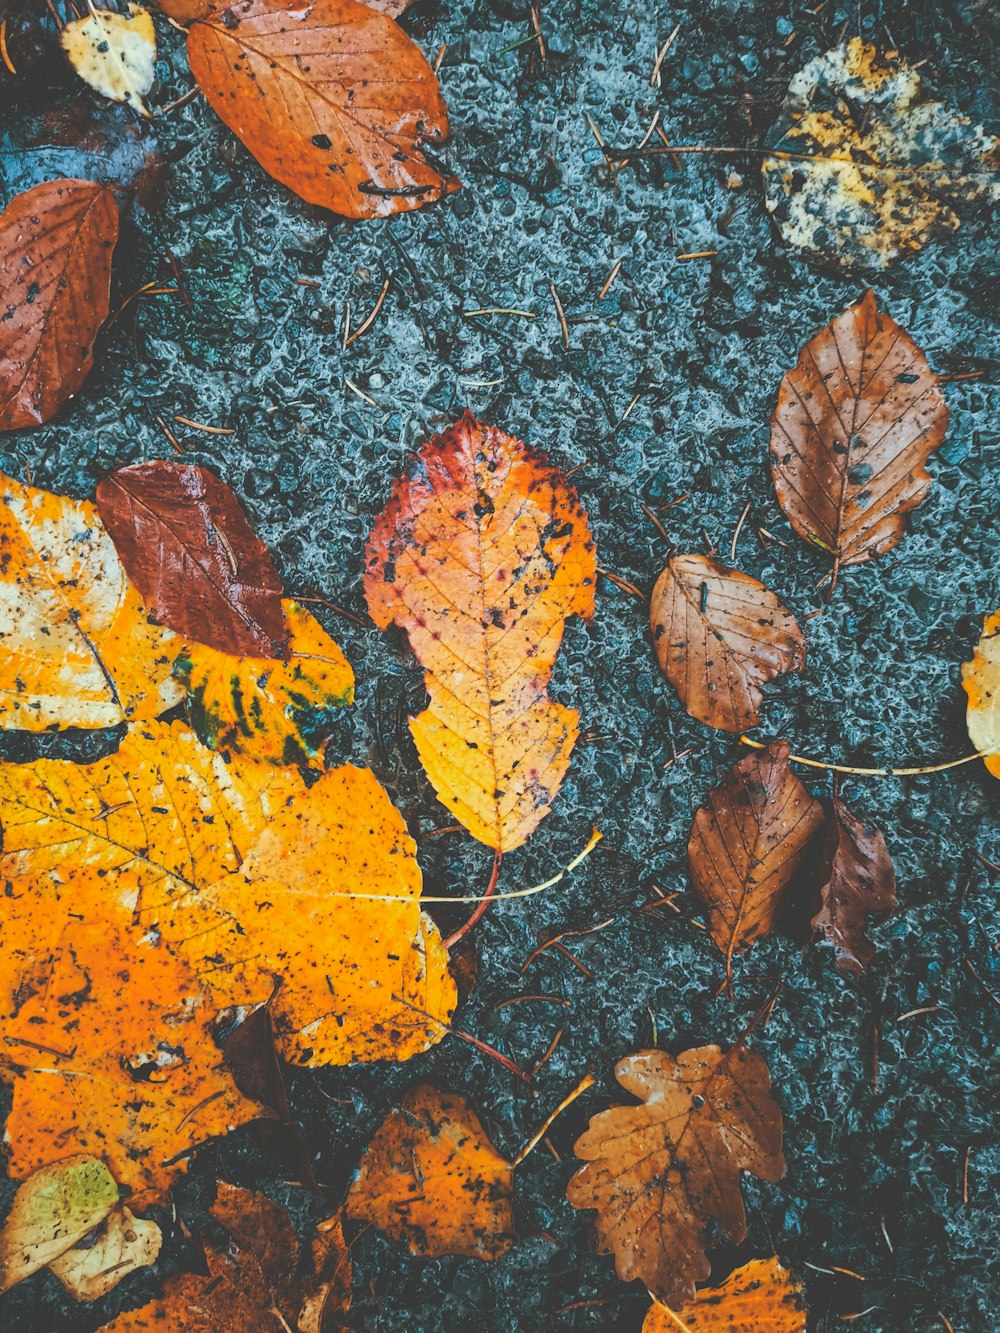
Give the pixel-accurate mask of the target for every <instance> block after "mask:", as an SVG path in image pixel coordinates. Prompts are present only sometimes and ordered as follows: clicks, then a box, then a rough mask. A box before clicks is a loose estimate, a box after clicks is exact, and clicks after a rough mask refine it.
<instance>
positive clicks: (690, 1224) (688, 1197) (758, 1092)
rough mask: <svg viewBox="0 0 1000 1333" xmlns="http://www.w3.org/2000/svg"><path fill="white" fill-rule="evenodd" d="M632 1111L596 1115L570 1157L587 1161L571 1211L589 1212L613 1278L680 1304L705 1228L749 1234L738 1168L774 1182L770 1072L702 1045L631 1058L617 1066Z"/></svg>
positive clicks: (689, 1290) (750, 1058) (689, 1294)
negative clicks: (610, 1258) (594, 1215)
mask: <svg viewBox="0 0 1000 1333" xmlns="http://www.w3.org/2000/svg"><path fill="white" fill-rule="evenodd" d="M615 1077H616V1078H617V1080H618V1082H619V1083H620V1084H621V1085H622V1087H623V1088H624V1089H625V1090H626V1092H630V1093H631V1094H632V1095H633V1096H635V1097H638V1098H639V1099H640V1105H638V1106H613V1107H611V1109H610V1110H607V1111H602V1112H601V1113H600V1114H599V1115H596V1116H594V1118H593V1119H592V1120H591V1122H590V1126H589V1128H588V1129H587V1130H586V1131H585V1133H584V1134H583V1135H582V1137H581V1138H579V1139H578V1140H577V1142H576V1146H575V1149H574V1151H575V1152H576V1155H577V1157H579V1158H582V1160H583V1161H584V1163H585V1165H584V1166H582V1167H580V1169H579V1170H578V1171H577V1172H576V1174H575V1175H574V1176H573V1177H572V1179H571V1180H570V1182H569V1188H568V1190H567V1197H568V1199H569V1201H570V1203H571V1204H572V1205H573V1207H574V1208H593V1209H595V1210H596V1212H597V1218H596V1221H595V1229H596V1233H597V1239H598V1248H599V1249H600V1251H601V1252H602V1253H608V1252H610V1253H611V1254H613V1255H614V1257H615V1267H616V1269H617V1272H618V1276H619V1277H620V1278H622V1279H623V1281H626V1282H630V1281H633V1280H635V1279H637V1278H638V1279H640V1280H641V1281H643V1282H644V1283H645V1284H646V1286H647V1287H648V1288H649V1290H650V1293H651V1294H652V1295H653V1296H654V1297H655V1298H656V1299H657V1300H659V1301H661V1302H663V1304H665V1305H670V1306H674V1307H680V1306H681V1305H683V1304H684V1303H685V1302H686V1301H690V1300H691V1299H692V1298H693V1296H694V1294H695V1285H694V1284H695V1283H696V1282H703V1281H704V1280H705V1279H706V1278H707V1277H708V1276H709V1273H710V1271H711V1267H710V1265H709V1262H708V1260H707V1258H706V1257H705V1246H706V1244H707V1242H708V1228H709V1222H710V1221H715V1222H716V1223H718V1225H719V1226H720V1227H721V1228H722V1230H723V1231H724V1232H725V1233H726V1235H727V1236H728V1237H729V1238H730V1240H732V1241H741V1240H743V1239H744V1237H745V1236H746V1217H745V1214H744V1212H743V1199H742V1197H741V1195H740V1187H739V1180H740V1171H752V1172H753V1174H754V1175H755V1176H758V1177H760V1179H761V1180H771V1181H774V1180H780V1179H781V1177H782V1175H783V1174H784V1170H785V1165H784V1160H783V1158H782V1155H781V1112H780V1111H779V1110H778V1107H777V1105H776V1104H775V1102H774V1100H773V1098H772V1097H771V1094H770V1090H769V1089H770V1078H769V1075H768V1070H767V1065H766V1064H765V1063H764V1061H763V1060H762V1059H761V1057H760V1056H759V1055H757V1054H756V1052H754V1051H749V1050H747V1049H746V1048H745V1047H743V1046H736V1047H734V1048H733V1049H732V1050H731V1051H728V1052H726V1053H723V1052H722V1051H721V1050H720V1049H719V1047H718V1046H701V1047H699V1048H698V1049H696V1050H690V1051H684V1052H682V1054H681V1055H679V1056H677V1057H676V1058H675V1057H674V1056H672V1055H669V1054H668V1053H667V1052H666V1051H639V1052H637V1054H635V1055H630V1056H627V1057H626V1058H625V1059H624V1060H620V1061H619V1062H618V1064H617V1065H616V1066H615Z"/></svg>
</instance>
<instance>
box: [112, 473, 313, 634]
mask: <svg viewBox="0 0 1000 1333" xmlns="http://www.w3.org/2000/svg"><path fill="white" fill-rule="evenodd" d="M97 508H98V510H99V511H100V515H101V518H102V519H103V520H104V524H105V526H106V527H107V529H108V531H109V532H110V533H111V538H112V541H113V542H114V543H115V546H116V547H117V549H118V554H119V556H120V557H121V560H122V563H123V564H124V566H125V568H126V569H127V570H128V575H129V578H130V579H131V580H132V582H133V583H134V584H135V586H136V587H137V588H138V589H139V591H140V593H141V594H142V596H143V597H144V598H145V600H146V603H147V605H148V606H149V607H150V608H151V609H152V611H153V613H154V614H155V615H156V616H157V618H158V619H159V620H160V621H162V622H163V624H164V625H168V626H169V627H170V628H171V629H173V630H176V631H177V633H178V634H182V635H183V636H184V637H185V638H187V639H193V640H194V641H195V642H196V643H203V644H205V645H207V646H208V647H209V648H215V649H217V650H218V651H219V652H223V653H232V654H235V655H237V656H248V657H278V658H281V659H282V660H284V659H285V658H287V655H288V631H287V629H286V628H285V623H284V616H283V613H282V608H281V581H280V579H279V578H278V575H277V572H276V570H275V568H274V564H273V562H272V560H271V555H270V552H269V551H268V549H267V547H266V546H265V545H264V543H263V542H262V541H261V540H260V538H259V537H257V536H256V535H255V534H254V532H253V529H252V528H251V527H250V524H249V523H248V522H247V518H246V515H245V514H244V513H243V510H242V509H241V507H240V504H239V501H238V500H237V499H236V496H235V495H234V494H233V493H232V491H231V490H230V489H229V487H228V486H227V485H226V484H225V483H224V482H222V481H220V480H219V478H218V477H216V476H215V474H214V473H212V472H209V471H208V469H207V468H203V467H198V466H197V465H196V464H194V463H177V462H173V461H163V460H159V459H157V460H153V461H151V462H148V463H135V464H133V465H132V466H131V467H124V468H119V469H118V471H117V472H112V473H111V474H110V475H109V476H107V477H105V478H104V479H103V480H102V481H101V483H100V485H99V486H98V487H97Z"/></svg>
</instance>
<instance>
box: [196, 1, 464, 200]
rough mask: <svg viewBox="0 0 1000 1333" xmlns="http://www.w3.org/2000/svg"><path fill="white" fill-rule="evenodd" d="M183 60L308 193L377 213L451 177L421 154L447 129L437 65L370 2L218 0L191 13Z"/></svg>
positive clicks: (259, 153)
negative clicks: (201, 12)
mask: <svg viewBox="0 0 1000 1333" xmlns="http://www.w3.org/2000/svg"><path fill="white" fill-rule="evenodd" d="M188 59H189V61H190V64H191V72H192V73H193V74H194V77H195V79H196V80H197V82H198V86H199V87H200V88H201V90H202V92H203V93H204V94H205V97H206V98H207V99H208V102H209V104H210V106H211V107H212V109H213V111H215V112H216V114H217V115H218V116H219V117H220V118H221V119H222V120H223V121H224V122H225V123H226V124H227V125H228V126H229V128H230V129H231V130H232V131H233V133H234V134H235V135H236V136H237V137H238V138H239V139H241V140H242V142H243V143H244V144H245V145H246V147H247V148H248V149H249V150H250V152H251V153H253V155H254V157H255V158H256V159H257V161H258V162H259V163H260V164H261V166H262V167H263V168H264V170H265V171H266V172H268V173H269V175H271V176H273V177H274V178H275V179H276V180H279V181H281V183H282V184H283V185H287V186H289V188H290V189H292V190H294V191H295V193H296V194H298V195H299V196H300V197H301V198H303V199H305V200H306V202H307V203H310V204H319V205H320V206H321V207H324V208H329V209H332V210H333V212H335V213H340V214H343V216H345V217H351V218H373V217H385V216H387V215H388V214H391V213H400V212H404V211H408V210H410V209H414V208H420V207H421V205H423V204H427V203H431V202H432V201H434V200H437V199H441V198H442V197H443V196H444V195H446V194H451V193H452V192H453V191H454V190H457V189H458V188H459V182H458V181H457V180H456V179H455V178H454V177H453V176H448V175H443V174H442V173H441V172H439V171H438V170H437V168H436V167H434V166H432V165H431V164H430V162H428V161H427V159H426V158H425V157H424V153H423V149H424V147H425V146H426V145H427V144H439V143H441V142H443V141H444V139H446V138H447V135H448V114H447V111H446V110H445V105H444V99H443V98H442V96H441V92H440V89H439V88H438V82H437V78H436V76H435V74H434V72H433V71H432V70H431V67H430V66H429V65H428V64H427V61H426V60H425V59H424V57H423V55H422V54H421V52H420V50H419V49H418V47H417V46H416V45H415V44H414V43H413V42H412V41H410V39H409V37H407V35H406V34H405V33H404V32H403V30H402V29H401V28H400V27H398V26H397V24H395V23H394V22H393V21H392V19H390V18H388V17H386V16H385V15H384V14H378V13H376V12H375V11H374V10H373V9H369V8H368V7H367V6H366V5H361V4H357V3H355V0H311V3H309V4H307V5H304V6H303V5H299V6H298V7H296V3H295V0H237V3H235V4H233V3H227V2H226V0H219V3H217V4H216V5H215V7H214V8H213V9H212V10H211V11H210V12H209V13H208V14H207V15H206V16H205V17H204V18H203V19H199V20H198V21H197V22H195V23H194V24H192V26H191V28H190V30H189V32H188Z"/></svg>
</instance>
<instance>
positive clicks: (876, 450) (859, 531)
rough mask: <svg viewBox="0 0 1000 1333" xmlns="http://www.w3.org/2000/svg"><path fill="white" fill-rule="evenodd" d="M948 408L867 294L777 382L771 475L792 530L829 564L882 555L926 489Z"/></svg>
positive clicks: (918, 358)
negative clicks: (831, 559)
mask: <svg viewBox="0 0 1000 1333" xmlns="http://www.w3.org/2000/svg"><path fill="white" fill-rule="evenodd" d="M947 425H948V404H947V403H946V402H945V399H944V395H943V394H942V393H941V390H940V389H939V388H938V379H937V376H936V375H935V374H934V372H933V371H932V370H931V368H930V366H928V364H927V358H926V357H925V356H924V354H923V352H922V351H921V350H920V348H919V347H918V346H917V345H916V343H915V342H914V341H913V339H912V338H911V337H910V335H909V334H908V333H907V332H906V330H905V329H903V328H900V326H899V325H898V324H896V323H894V321H893V320H891V319H890V318H889V316H888V315H883V314H881V313H880V312H879V310H878V307H877V306H876V304H875V296H874V294H873V293H872V292H870V291H869V292H866V293H865V295H864V296H863V297H862V299H861V300H860V301H859V302H858V303H857V305H853V306H851V307H850V309H849V310H845V311H844V313H843V314H842V315H838V316H837V318H836V319H835V320H833V321H832V322H831V323H830V324H828V325H827V327H826V328H825V329H821V330H820V331H819V333H817V334H814V335H813V337H812V338H810V340H809V341H808V342H807V343H806V345H805V347H804V348H803V349H802V354H801V355H800V357H799V360H798V364H797V365H796V367H795V369H794V370H790V371H789V372H788V374H787V375H786V376H785V378H784V379H783V380H782V382H781V388H780V390H779V391H778V402H777V406H776V407H775V409H774V415H773V416H772V418H771V471H772V473H773V475H774V486H775V490H776V491H777V493H778V503H779V504H780V505H781V507H782V509H783V510H784V511H785V513H786V514H787V515H788V518H789V520H790V522H791V524H792V527H793V528H794V529H795V531H796V532H797V533H798V534H799V536H800V537H804V538H805V540H806V541H811V542H813V543H815V544H816V545H817V546H821V547H822V548H823V549H824V550H826V551H829V552H830V553H831V554H832V555H833V556H834V558H835V559H836V561H837V562H838V564H840V565H853V564H857V563H858V562H860V561H862V560H871V559H872V557H873V556H877V555H884V554H885V552H886V551H890V550H892V548H893V547H894V546H895V545H896V543H897V542H898V541H899V540H900V539H901V537H902V536H903V531H904V525H903V515H904V514H905V513H906V512H907V511H908V510H910V509H913V508H915V507H916V506H917V505H918V504H919V503H920V502H921V500H922V499H923V498H924V496H925V495H926V494H927V491H928V489H929V487H930V484H931V478H930V474H929V473H928V472H927V470H926V467H925V466H924V465H925V464H926V462H927V460H928V458H929V457H930V456H931V454H932V453H933V452H934V450H935V449H936V448H937V447H938V445H939V444H940V443H941V441H942V440H943V439H944V434H945V429H946V428H947Z"/></svg>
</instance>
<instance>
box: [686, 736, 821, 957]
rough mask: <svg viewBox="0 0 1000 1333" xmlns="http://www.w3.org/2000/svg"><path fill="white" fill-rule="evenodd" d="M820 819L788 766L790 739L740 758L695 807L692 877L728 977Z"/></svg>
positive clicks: (766, 920) (769, 915)
mask: <svg viewBox="0 0 1000 1333" xmlns="http://www.w3.org/2000/svg"><path fill="white" fill-rule="evenodd" d="M822 823H823V807H822V806H821V805H820V803H819V801H817V800H816V799H815V798H814V797H813V796H811V795H810V794H809V792H808V791H807V790H806V789H805V787H803V785H802V783H801V782H800V781H799V780H798V778H797V777H796V776H795V774H794V773H793V772H792V771H791V769H790V768H789V766H788V746H787V745H786V744H785V742H784V741H775V742H774V743H773V744H771V745H769V746H768V747H767V749H765V750H761V751H755V752H754V753H752V754H749V755H748V756H747V757H746V758H745V759H741V760H740V761H739V762H738V763H737V764H734V765H733V767H732V768H731V769H730V771H729V773H728V774H727V775H726V777H725V778H724V779H723V780H722V782H721V783H720V784H719V785H718V786H717V787H715V788H713V789H712V791H710V792H709V794H708V796H707V797H706V799H705V804H704V805H703V806H702V807H701V809H700V810H698V812H697V813H696V814H695V817H694V825H693V827H692V829H691V838H690V841H689V842H688V862H689V865H690V870H691V882H692V884H693V886H694V891H695V893H696V894H697V895H698V897H699V898H700V899H701V901H702V902H703V903H704V904H705V906H706V908H707V917H708V929H709V933H710V934H711V936H712V939H713V940H715V942H716V944H717V945H718V946H719V948H720V949H721V950H722V951H723V952H724V953H725V955H726V975H727V977H728V976H729V973H730V968H731V964H732V958H733V954H734V953H736V952H737V951H738V950H740V949H744V948H746V947H747V946H749V945H751V944H753V942H754V941H755V940H758V939H760V938H761V936H763V935H767V934H768V933H769V932H770V931H771V929H772V928H773V926H774V923H775V921H776V919H777V916H778V913H779V911H780V910H781V908H782V906H783V905H784V902H783V899H784V896H785V890H786V889H787V888H788V886H789V884H790V883H791V882H792V880H793V879H794V878H795V876H796V874H797V873H798V871H799V869H800V868H801V867H802V865H803V862H804V859H805V856H806V853H807V851H808V849H809V845H810V843H811V841H812V839H813V836H814V835H815V834H816V833H817V832H818V830H819V828H820V827H821V826H822Z"/></svg>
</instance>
